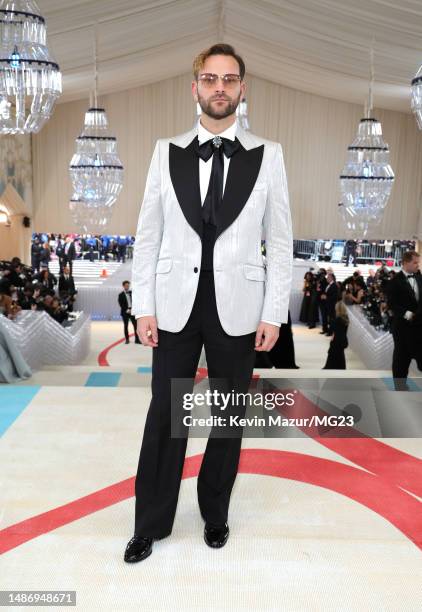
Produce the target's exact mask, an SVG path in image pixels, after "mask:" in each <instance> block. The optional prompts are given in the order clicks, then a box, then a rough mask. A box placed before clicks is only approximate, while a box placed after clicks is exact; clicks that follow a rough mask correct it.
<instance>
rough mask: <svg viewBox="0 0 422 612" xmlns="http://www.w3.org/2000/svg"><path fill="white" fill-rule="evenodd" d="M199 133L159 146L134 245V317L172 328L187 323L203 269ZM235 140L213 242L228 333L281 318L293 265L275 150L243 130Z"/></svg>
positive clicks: (247, 330)
mask: <svg viewBox="0 0 422 612" xmlns="http://www.w3.org/2000/svg"><path fill="white" fill-rule="evenodd" d="M197 132H198V128H197V127H195V128H194V129H193V130H191V131H189V132H187V133H185V134H182V135H180V136H176V137H174V138H170V139H160V140H158V141H157V144H156V146H155V149H154V153H153V157H152V160H151V165H150V169H149V172H148V177H147V182H146V187H145V195H144V199H143V202H142V206H141V210H140V214H139V221H138V227H137V233H136V240H135V246H134V254H133V269H132V298H133V305H132V314H133V315H135V316H136V317H139V316H142V315H151V314H154V315H155V316H156V317H157V324H158V328H159V329H163V330H167V331H171V332H178V331H180V330H182V329H183V327H184V326H185V324H186V323H187V320H188V318H189V315H190V313H191V311H192V307H193V303H194V300H195V296H196V291H197V287H198V279H199V273H200V267H201V253H202V242H201V234H202V216H201V215H202V207H201V196H200V189H199V158H198V157H197V154H196V153H195V151H194V148H193V142H194V141H195V139H196V138H197ZM236 137H237V138H238V139H239V141H240V144H241V147H240V150H239V151H237V152H236V154H235V155H233V157H232V158H231V160H230V166H229V171H228V175H227V180H226V185H225V190H224V195H223V201H222V205H221V209H220V218H219V222H218V226H217V238H216V242H215V246H214V279H215V293H216V301H217V310H218V314H219V318H220V322H221V325H222V327H223V329H224V330H225V331H226V333H228V334H229V335H232V336H239V335H242V334H248V333H252V332H254V331H256V329H257V327H258V324H259V322H260V321H261V320H267V321H274V322H279V323H286V322H287V313H288V305H289V296H290V287H291V279H292V261H293V240H292V227H291V217H290V208H289V198H288V188H287V179H286V173H285V168H284V161H283V153H282V149H281V145H280V144H278V143H276V142H272V141H269V140H264V139H263V138H260V137H258V136H255V135H253V134H251V133H250V132H246V131H245V130H243V129H242V128H241V127H240V126H238V128H237V131H236ZM264 238H265V240H266V267H264V262H263V257H262V254H261V239H264Z"/></svg>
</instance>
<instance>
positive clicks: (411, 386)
mask: <svg viewBox="0 0 422 612" xmlns="http://www.w3.org/2000/svg"><path fill="white" fill-rule="evenodd" d="M382 381H383V382H384V384H385V385H386V387H387V388H388V390H389V391H394V390H395V389H394V379H393V377H386V378H382ZM407 386H408V387H409V391H419V392H421V391H422V388H421V387H418V385H417V384H416V383H415V381H414V380H412V379H411V378H408V379H407Z"/></svg>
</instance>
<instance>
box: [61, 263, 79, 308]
mask: <svg viewBox="0 0 422 612" xmlns="http://www.w3.org/2000/svg"><path fill="white" fill-rule="evenodd" d="M77 293H78V292H77V290H76V287H75V281H74V279H73V276H72V275H71V273H70V266H65V267H64V269H63V272H62V273H61V274H60V277H59V297H60V299H61V300H62V301H63V302H64V303H65V304H67V310H68V312H73V304H74V303H75V295H76V294H77Z"/></svg>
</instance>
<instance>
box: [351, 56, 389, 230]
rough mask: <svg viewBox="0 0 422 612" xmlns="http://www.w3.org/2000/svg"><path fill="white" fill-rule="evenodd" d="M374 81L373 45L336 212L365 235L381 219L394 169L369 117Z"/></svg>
mask: <svg viewBox="0 0 422 612" xmlns="http://www.w3.org/2000/svg"><path fill="white" fill-rule="evenodd" d="M373 82H374V68H373V49H371V80H370V84H369V100H368V105H367V111H366V113H365V115H366V116H365V118H364V119H361V121H360V124H359V128H358V133H357V136H356V138H355V140H354V141H353V142H352V144H351V145H350V146H349V147H348V156H347V161H346V164H345V166H344V168H343V172H342V174H341V175H340V190H341V194H342V202H341V203H340V204H339V212H340V213H341V215H342V217H343V220H344V222H345V224H346V228H347V230H348V231H349V233H350V234H353V235H355V236H357V237H359V236H365V235H366V233H367V231H368V229H369V227H371V226H377V225H378V224H379V222H380V221H381V218H382V214H383V211H384V208H385V206H386V205H387V202H388V198H389V197H390V194H391V189H392V187H393V182H394V172H393V170H392V168H391V166H390V152H389V148H388V145H387V144H386V143H385V142H384V140H383V137H382V129H381V124H380V122H379V121H378V120H377V119H374V118H372V117H371V111H372V108H373V98H372V88H373Z"/></svg>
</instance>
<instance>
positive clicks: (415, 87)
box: [411, 66, 422, 130]
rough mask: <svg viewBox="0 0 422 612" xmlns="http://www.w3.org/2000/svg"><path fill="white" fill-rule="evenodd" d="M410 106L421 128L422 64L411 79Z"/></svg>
mask: <svg viewBox="0 0 422 612" xmlns="http://www.w3.org/2000/svg"><path fill="white" fill-rule="evenodd" d="M411 107H412V111H413V112H414V114H415V116H416V121H417V122H418V127H419V129H420V130H422V66H421V67H420V68H419V70H418V72H417V73H416V75H415V78H414V79H413V80H412V99H411Z"/></svg>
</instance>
